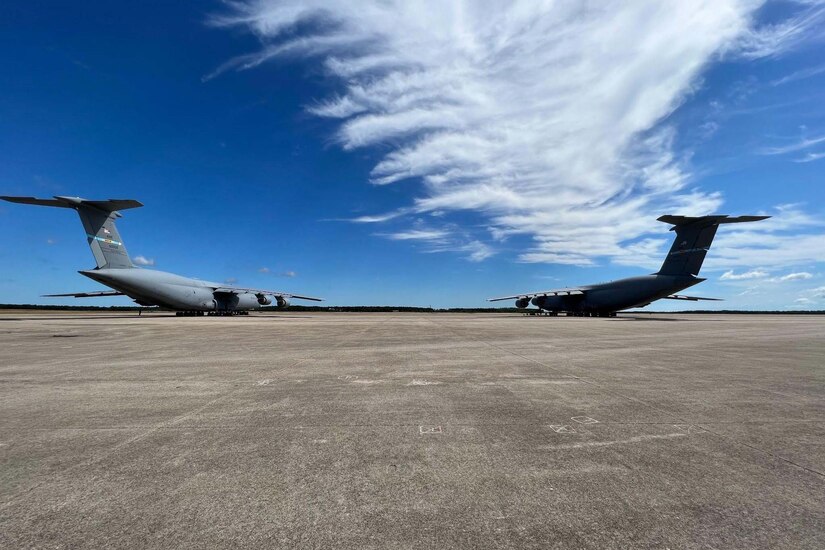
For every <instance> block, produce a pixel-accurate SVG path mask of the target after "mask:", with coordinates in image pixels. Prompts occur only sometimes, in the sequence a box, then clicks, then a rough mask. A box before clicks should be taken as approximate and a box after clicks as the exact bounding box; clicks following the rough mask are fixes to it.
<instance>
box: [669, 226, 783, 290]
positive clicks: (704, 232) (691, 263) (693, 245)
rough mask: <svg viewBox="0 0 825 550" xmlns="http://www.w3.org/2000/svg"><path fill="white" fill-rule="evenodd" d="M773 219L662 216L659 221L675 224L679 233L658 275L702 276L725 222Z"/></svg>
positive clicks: (675, 229)
mask: <svg viewBox="0 0 825 550" xmlns="http://www.w3.org/2000/svg"><path fill="white" fill-rule="evenodd" d="M766 218H770V216H737V217H730V216H699V217H695V218H694V217H690V216H661V217H660V218H658V220H659V221H660V222H665V223H670V224H673V227H671V228H670V230H671V231H676V239H674V241H673V246H671V247H670V252H668V253H667V258H665V263H663V264H662V268H661V269H660V270H659V272H658V274H659V275H692V276H694V277H695V276H697V275H699V270H700V269H701V268H702V262H704V261H705V256H706V255H707V253H708V250H709V249H710V245H711V243H712V242H713V237H715V236H716V230H717V229H718V228H719V224H722V223H741V222H756V221H759V220H764V219H766Z"/></svg>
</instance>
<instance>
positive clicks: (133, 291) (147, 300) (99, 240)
mask: <svg viewBox="0 0 825 550" xmlns="http://www.w3.org/2000/svg"><path fill="white" fill-rule="evenodd" d="M0 199H3V200H5V201H9V202H16V203H22V204H36V205H38V206H56V207H58V208H72V209H74V210H76V211H77V213H78V214H79V215H80V221H82V222H83V228H84V229H85V230H86V237H87V238H88V241H89V248H91V249H92V254H93V255H94V257H95V261H96V262H97V267H96V268H94V269H89V270H85V271H80V272H79V273H80V274H82V275H85V276H86V277H89V278H90V279H93V280H95V281H97V282H99V283H102V284H103V285H105V286H107V287H109V288H112V289H114V290H103V291H99V292H73V293H68V294H46V295H45V296H49V297H75V298H91V297H97V296H128V297H130V298H132V299H133V300H134V301H135V302H136V303H138V304H139V305H142V306H158V307H160V308H161V309H168V310H173V311H176V312H177V313H178V315H204V314H205V313H208V314H209V315H234V314H244V313H246V312H248V311H249V310H253V309H259V308H261V307H263V306H267V305H270V304H271V303H272V299H273V298H274V300H275V304H276V305H277V307H281V308H285V307H287V306H289V300H290V298H297V299H299V300H312V301H316V302H320V301H322V300H321V298H312V297H310V296H300V295H298V294H288V293H286V292H277V291H274V290H261V289H255V288H239V287H236V286H232V285H225V284H220V283H210V282H208V281H201V280H200V279H190V278H188V277H181V276H180V275H174V274H172V273H165V272H163V271H155V270H153V269H144V268H139V267H136V266H135V265H134V264H133V263H132V260H130V259H129V254H128V253H127V252H126V247H125V246H124V244H123V239H121V238H120V233H118V230H117V227H115V219H116V218H119V217H121V214H120V212H119V211H120V210H126V209H127V208H138V207H140V206H143V204H141V203H140V202H138V201H136V200H131V199H109V200H105V201H92V200H87V199H81V198H79V197H54V198H53V199H36V198H34V197H0Z"/></svg>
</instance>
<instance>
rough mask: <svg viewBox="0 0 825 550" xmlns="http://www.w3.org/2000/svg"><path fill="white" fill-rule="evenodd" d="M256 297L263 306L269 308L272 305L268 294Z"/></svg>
mask: <svg viewBox="0 0 825 550" xmlns="http://www.w3.org/2000/svg"><path fill="white" fill-rule="evenodd" d="M255 296H256V297H257V298H258V303H259V304H261V305H262V306H268V305H269V304H271V303H272V300H271V299H270V298H269V296H267V295H266V294H256V295H255Z"/></svg>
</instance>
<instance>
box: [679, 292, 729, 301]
mask: <svg viewBox="0 0 825 550" xmlns="http://www.w3.org/2000/svg"><path fill="white" fill-rule="evenodd" d="M665 298H666V299H668V300H688V301H690V302H698V301H699V300H710V301H713V302H722V301H724V300H723V299H722V298H702V297H701V296H684V295H682V294H671V295H670V296H665Z"/></svg>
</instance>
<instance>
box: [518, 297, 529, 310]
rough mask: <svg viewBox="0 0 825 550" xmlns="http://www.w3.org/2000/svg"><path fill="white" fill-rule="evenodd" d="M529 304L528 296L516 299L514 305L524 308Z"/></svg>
mask: <svg viewBox="0 0 825 550" xmlns="http://www.w3.org/2000/svg"><path fill="white" fill-rule="evenodd" d="M529 305H530V298H519V299H518V300H516V307H517V308H519V309H524V308H526V307H527V306H529Z"/></svg>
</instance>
